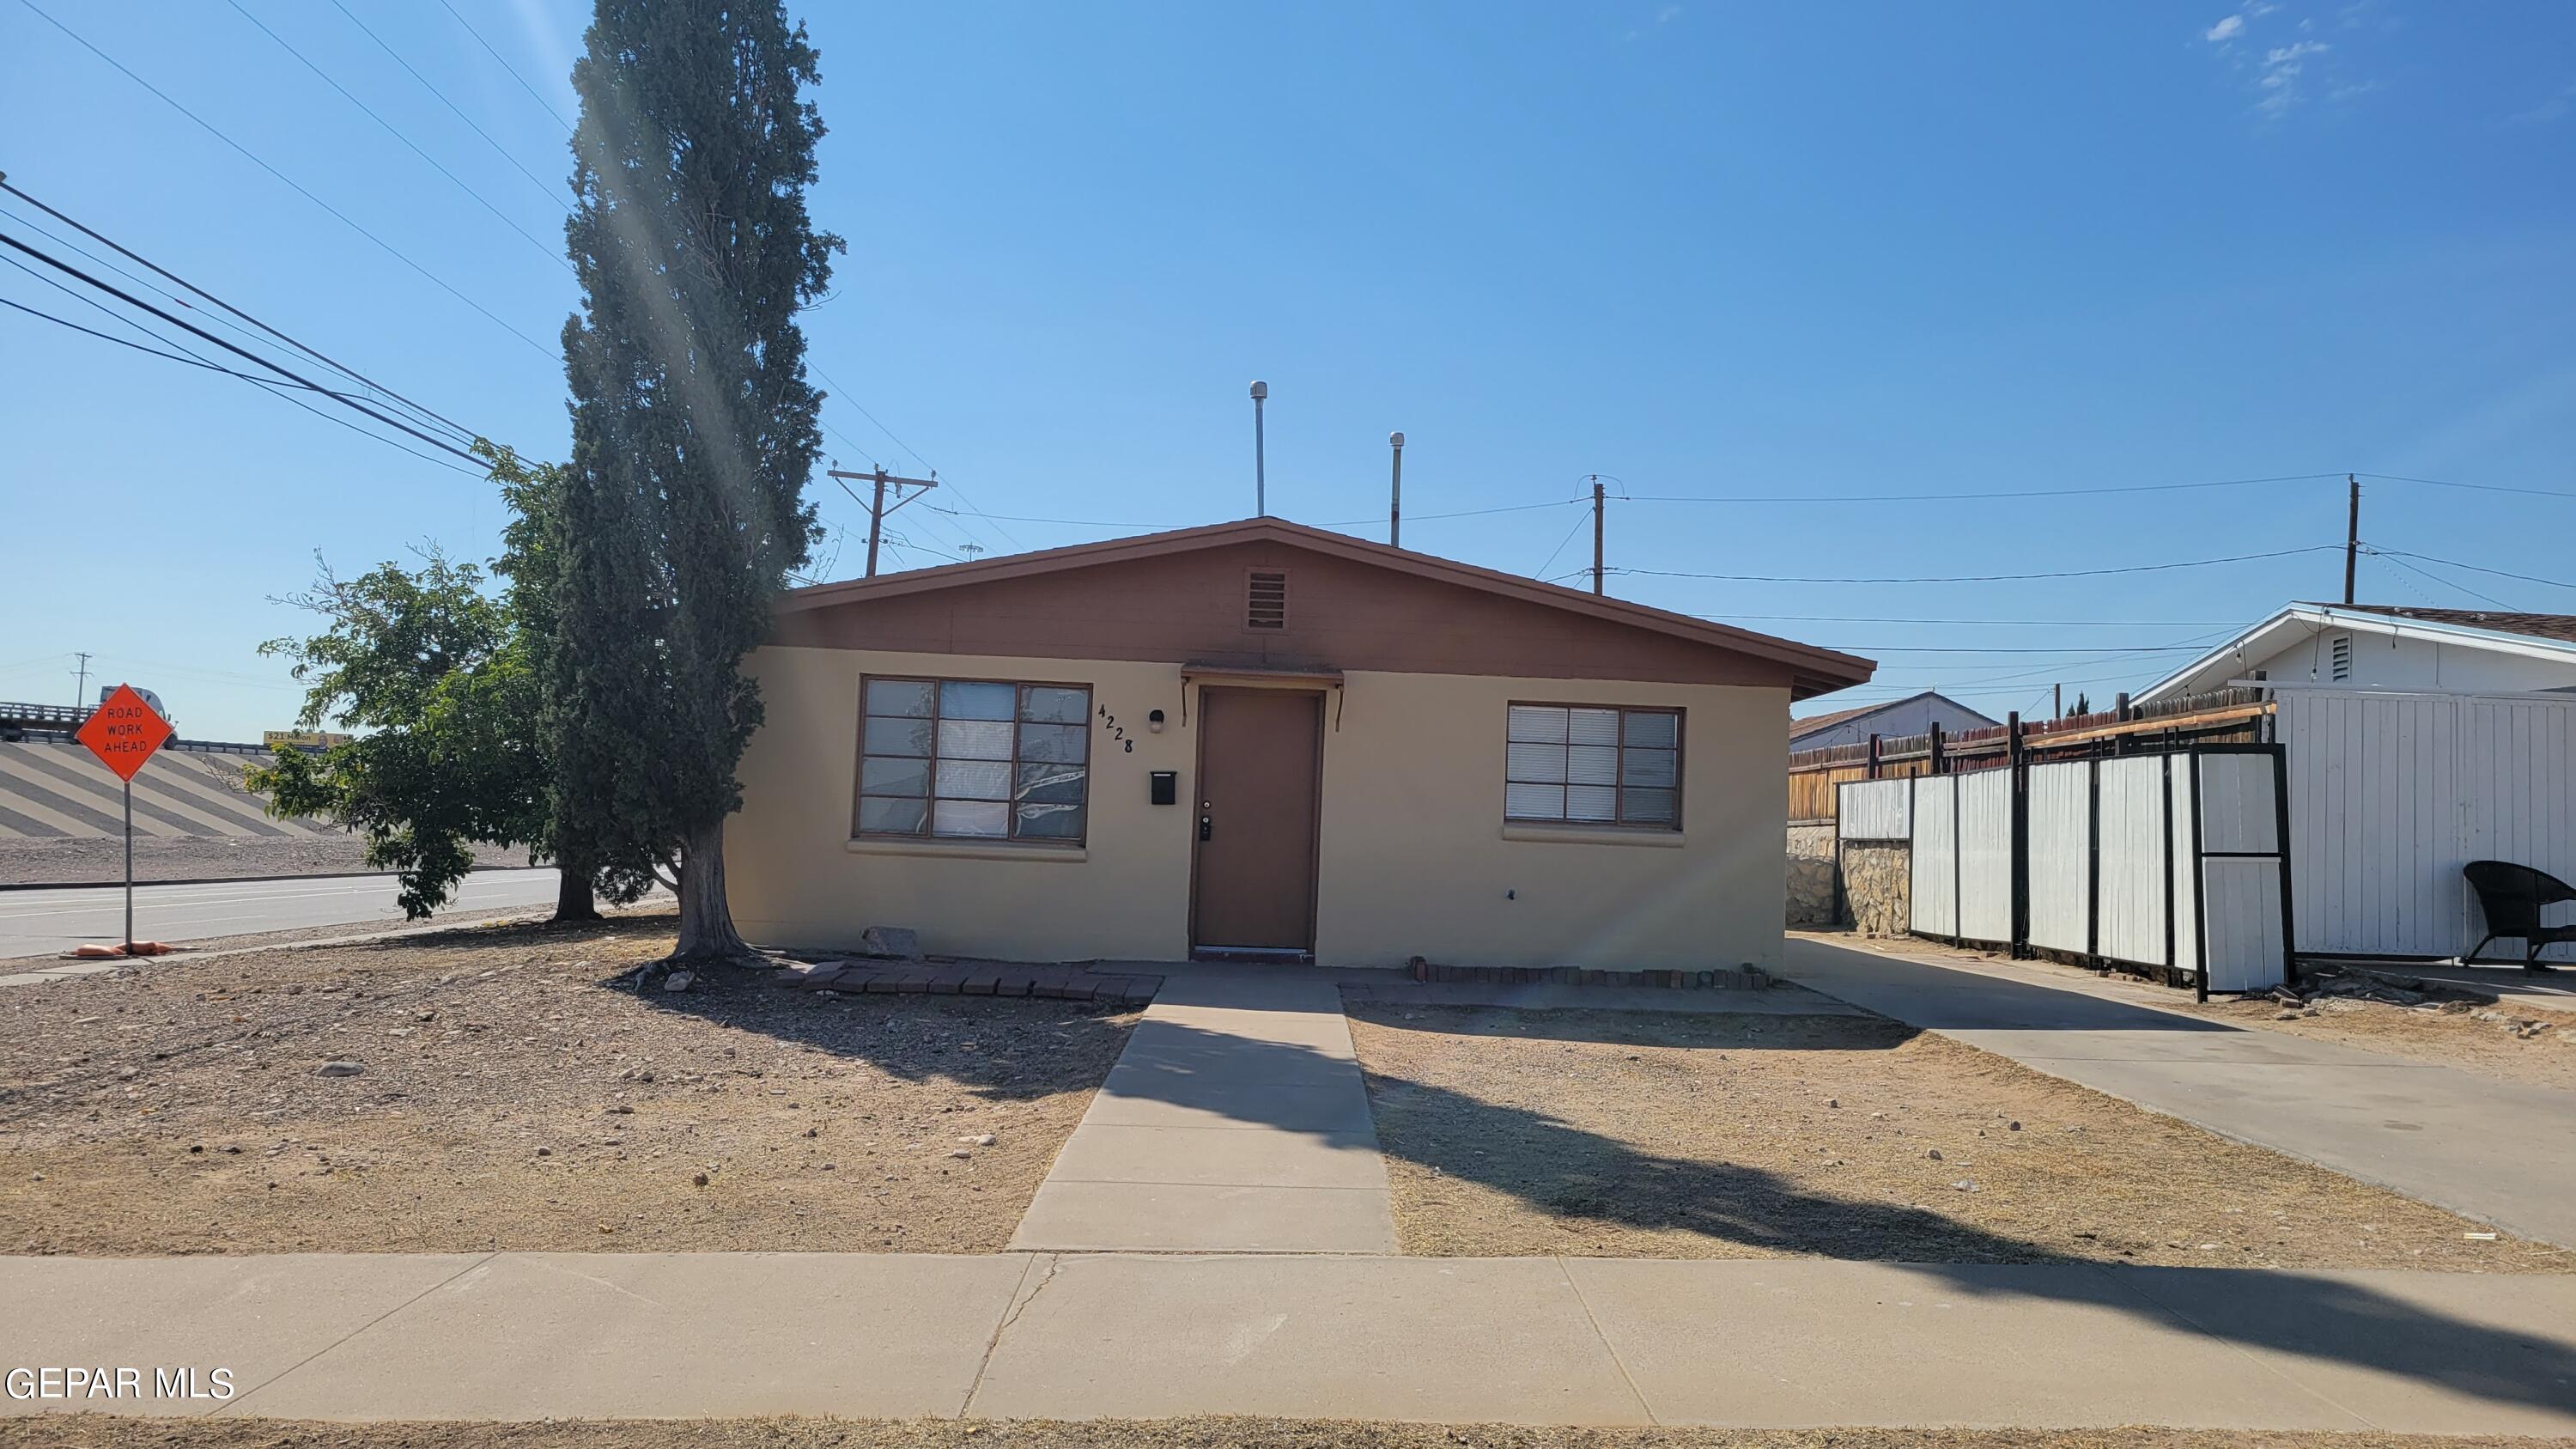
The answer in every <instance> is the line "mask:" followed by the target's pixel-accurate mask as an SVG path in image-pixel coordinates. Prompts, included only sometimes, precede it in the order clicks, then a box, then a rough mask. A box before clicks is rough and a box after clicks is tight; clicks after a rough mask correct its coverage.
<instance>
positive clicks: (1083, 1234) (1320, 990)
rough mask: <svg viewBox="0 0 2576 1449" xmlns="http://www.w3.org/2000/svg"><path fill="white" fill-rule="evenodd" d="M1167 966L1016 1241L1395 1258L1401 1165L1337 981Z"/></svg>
mask: <svg viewBox="0 0 2576 1449" xmlns="http://www.w3.org/2000/svg"><path fill="white" fill-rule="evenodd" d="M1163 970H1164V980H1163V987H1162V990H1161V992H1160V993H1159V994H1157V995H1156V997H1155V999H1154V1004H1153V1006H1152V1007H1151V1008H1149V1009H1148V1010H1147V1011H1146V1013H1145V1017H1144V1020H1142V1021H1140V1022H1138V1023H1137V1024H1136V1030H1135V1032H1134V1034H1133V1035H1131V1036H1130V1037H1129V1038H1128V1039H1127V1050H1126V1051H1125V1052H1124V1053H1122V1054H1121V1055H1120V1056H1119V1058H1118V1063H1117V1065H1116V1066H1114V1067H1112V1068H1111V1069H1110V1072H1109V1076H1108V1078H1107V1080H1105V1081H1103V1082H1102V1083H1101V1085H1100V1091H1099V1093H1098V1095H1096V1096H1094V1097H1093V1098H1092V1101H1091V1110H1090V1111H1089V1112H1087V1113H1085V1114H1083V1118H1082V1122H1081V1125H1079V1126H1077V1127H1076V1128H1075V1129H1074V1131H1073V1136H1072V1137H1071V1138H1070V1139H1068V1140H1067V1141H1066V1142H1065V1145H1064V1150H1063V1151H1062V1152H1061V1153H1059V1154H1058V1155H1057V1157H1056V1162H1055V1168H1054V1170H1053V1171H1051V1172H1049V1173H1048V1174H1047V1176H1046V1181H1045V1182H1043V1183H1041V1184H1040V1185H1039V1187H1038V1191H1037V1197H1036V1198H1035V1200H1034V1201H1032V1202H1031V1203H1030V1204H1029V1211H1028V1215H1027V1216H1026V1217H1025V1218H1023V1219H1022V1220H1021V1222H1020V1227H1019V1231H1018V1233H1017V1234H1015V1235H1014V1236H1013V1237H1012V1239H1011V1246H1012V1247H1013V1248H1015V1249H1031V1250H1064V1251H1082V1252H1098V1251H1117V1250H1135V1251H1144V1252H1219V1253H1392V1252H1394V1251H1395V1217H1394V1213H1393V1211H1392V1209H1391V1208H1390V1206H1389V1200H1388V1196H1387V1182H1386V1161H1385V1159H1384V1158H1382V1157H1380V1156H1379V1155H1378V1145H1377V1124H1376V1122H1375V1120H1374V1119H1373V1118H1372V1117H1371V1116H1370V1114H1369V1104H1368V1092H1367V1089H1366V1088H1365V1087H1364V1086H1363V1085H1362V1083H1361V1080H1360V1068H1359V1060H1358V1058H1357V1056H1356V1055H1355V1054H1354V1053H1353V1052H1352V1050H1351V1031H1350V1024H1349V1023H1348V1022H1347V1021H1346V1020H1344V1019H1343V1016H1342V1000H1341V995H1340V993H1339V991H1338V990H1336V989H1335V986H1334V978H1333V976H1332V975H1331V974H1329V973H1325V972H1317V971H1302V970H1295V969H1276V970H1273V969H1266V968H1261V967H1241V966H1237V967H1224V968H1216V969H1208V970H1199V969H1192V968H1187V967H1167V968H1163Z"/></svg>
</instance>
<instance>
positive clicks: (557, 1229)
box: [0, 916, 1134, 1255]
mask: <svg viewBox="0 0 2576 1449" xmlns="http://www.w3.org/2000/svg"><path fill="white" fill-rule="evenodd" d="M670 944H671V936H670V923H669V919H668V917H667V916H636V917H626V918H623V919H617V920H612V921H609V922H606V923H603V924H601V925H598V926H592V927H578V928H569V929H560V930H559V929H554V928H546V927H531V926H500V927H482V928H465V929H460V930H454V931H444V932H437V933H432V934H427V935H422V936H416V937H412V938H409V939H405V940H401V941H392V942H383V943H377V944H372V945H363V946H339V947H318V948H312V949H307V950H299V951H274V952H266V953H261V954H256V955H243V956H226V957H223V958H220V959H216V960H207V961H189V960H187V959H186V958H184V957H181V958H174V959H170V960H165V961H160V962H155V963H152V964H149V965H145V966H141V967H137V968H134V969H130V970H121V971H117V972H114V973H110V974H104V975H99V976H91V977H82V978H78V979H75V980H71V981H66V982H62V983H59V984H55V985H49V986H45V987H42V988H31V989H22V990H17V991H12V992H9V993H7V994H6V995H5V996H0V1252H28V1253H80V1254H91V1255H119V1254H125V1255H133V1254H162V1253H213V1252H233V1253H278V1252H325V1251H328V1252H454V1251H467V1250H481V1249H494V1248H501V1249H551V1250H557V1251H562V1250H583V1249H596V1250H602V1251H619V1252H635V1251H649V1250H707V1249H739V1250H839V1251H878V1252H886V1251H900V1252H990V1251H995V1250H998V1249H999V1248H1001V1247H1002V1246H1003V1244H1004V1243H1005V1242H1006V1241H1007V1240H1008V1239H1009V1237H1010V1234H1011V1230H1012V1229H1013V1228H1014V1227H1015V1226H1016V1225H1017V1224H1018V1222H1019V1219H1020V1216H1021V1214H1022V1212H1023V1211H1025V1209H1026V1208H1027V1206H1028V1201H1029V1198H1030V1196H1031V1194H1033V1193H1034V1192H1035V1191H1036V1188H1037V1183H1038V1180H1039V1179H1040V1178H1041V1177H1043V1176H1044V1175H1045V1173H1046V1171H1047V1168H1048V1167H1049V1166H1050V1165H1052V1163H1053V1162H1054V1160H1055V1154H1056V1151H1057V1149H1058V1148H1059V1147H1060V1146H1061V1145H1062V1144H1063V1141H1064V1139H1065V1137H1066V1136H1067V1135H1069V1134H1070V1133H1071V1132H1072V1130H1073V1126H1074V1123H1075V1122H1076V1121H1077V1120H1079V1119H1080V1117H1081V1115H1082V1113H1083V1111H1084V1109H1085V1108H1086V1107H1087V1106H1088V1104H1089V1102H1090V1100H1091V1093H1092V1091H1093V1089H1094V1088H1096V1087H1097V1086H1098V1085H1099V1083H1100V1080H1101V1078H1102V1077H1104V1076H1105V1075H1106V1074H1107V1073H1108V1070H1109V1065H1110V1063H1111V1062H1112V1061H1113V1060H1115V1059H1116V1057H1117V1055H1118V1052H1119V1050H1120V1048H1121V1047H1122V1046H1123V1045H1124V1043H1125V1040H1126V1036H1127V1031H1128V1028H1129V1026H1130V1025H1132V1023H1133V1020H1134V1017H1133V1016H1132V1015H1114V1014H1109V1013H1107V1012H1105V1011H1103V1010H1100V1009H1096V1008H1093V1007H1091V1006H1089V1005H1086V1004H1076V1003H1068V1002H1054V1001H1044V1000H1007V999H994V998H972V997H936V998H934V997H920V996H904V997H839V998H833V997H822V996H817V995H813V994H809V993H805V992H791V991H784V990H780V989H778V988H776V987H774V986H771V985H768V984H766V983H765V982H760V981H758V980H756V979H750V978H707V977H702V978H701V979H700V983H699V986H698V988H697V989H695V990H692V991H689V992H685V993H665V992H661V991H658V990H657V991H654V992H652V993H650V994H648V995H638V994H637V993H635V992H634V991H632V990H629V989H626V988H624V987H620V986H616V985H613V984H612V980H613V978H615V977H616V976H618V975H619V974H620V973H622V972H624V971H625V970H626V969H627V968H629V967H631V966H633V965H635V964H637V963H640V962H643V961H647V960H650V959H653V958H655V957H657V956H660V955H662V954H664V953H665V952H667V951H668V950H669V949H670ZM335 1062H345V1063H353V1064H354V1065H355V1071H354V1073H352V1074H348V1075H340V1074H338V1073H339V1072H341V1071H343V1070H345V1069H344V1068H339V1067H333V1066H331V1065H329V1064H331V1063H335Z"/></svg>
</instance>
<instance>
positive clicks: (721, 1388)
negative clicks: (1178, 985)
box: [0, 1253, 2576, 1435]
mask: <svg viewBox="0 0 2576 1449" xmlns="http://www.w3.org/2000/svg"><path fill="white" fill-rule="evenodd" d="M0 1302H5V1303H7V1304H8V1305H9V1312H7V1313H6V1314H0V1362H5V1363H7V1364H9V1365H12V1366H25V1367H30V1368H33V1367H41V1366H65V1365H84V1366H92V1365H109V1366H116V1365H143V1366H147V1367H145V1368H144V1370H143V1386H144V1388H143V1391H142V1392H139V1393H138V1394H137V1395H136V1396H134V1397H121V1398H115V1399H108V1398H81V1399H64V1398H59V1397H57V1398H50V1399H37V1398H25V1399H22V1398H19V1397H17V1396H16V1395H15V1394H14V1393H13V1394H12V1395H10V1396H8V1397H5V1398H0V1413H31V1412H45V1411H49V1410H69V1409H81V1408H88V1409H99V1410H109V1411H117V1412H126V1413H145V1414H164V1415H169V1414H198V1413H223V1414H232V1415H255V1416H268V1417H277V1418H314V1419H339V1420H355V1419H411V1420H424V1419H431V1420H434V1419H478V1420H531V1419H540V1418H549V1417H551V1418H573V1419H579V1418H683V1417H732V1416H746V1415H763V1414H831V1415H846V1416H852V1417H868V1418H892V1417H908V1416H916V1415H940V1416H950V1415H960V1414H963V1415H969V1416H976V1417H990V1418H1027V1417H1048V1418H1105V1417H1120V1418H1124V1417H1138V1418H1150V1417H1164V1416H1174V1415H1183V1414H1264V1415H1289V1416H1300V1417H1304V1416H1313V1417H1321V1418H1349V1419H1407V1420H1425V1421H1437V1422H1455V1423H1469V1422H1483V1421H1509V1422H1517V1423H1527V1424H1642V1423H1664V1424H1715V1425H1732V1426H1749V1427H1817V1426H1830V1425H2016V1426H2029V1427H2087V1426H2106V1425H2117V1424H2139V1423H2146V1424H2169V1425H2174V1426H2177V1427H2190V1428H2215V1429H2311V1428H2314V1429H2347V1430H2369V1429H2378V1430H2385V1431H2408V1432H2429V1433H2453V1434H2468V1433H2489V1434H2532V1435H2569V1434H2576V1278H2570V1277H2561V1276H2539V1275H2532V1276H2506V1275H2481V1274H2442V1273H2276V1272H2260V1271H2246V1270H2228V1269H2197V1268H2110V1267H2091V1266H2081V1265H2055V1264H2052V1265H2010V1266H1989V1267H1923V1266H1907V1265H1896V1264H1883V1263H1849V1262H1833V1261H1826V1260H1819V1259H1807V1258H1801V1259H1759V1260H1737V1261H1717V1262H1655V1261H1637V1260H1610V1259H1557V1258H1384V1257H1352V1256H1339V1255H1336V1256H1292V1255H1268V1256H1262V1255H1229V1256H1222V1257H1189V1256H1174V1255H1146V1256H1137V1255H1125V1254H1108V1255H1096V1256H1068V1257H1055V1256H1052V1255H1043V1254H1040V1255H1027V1254H998V1255H992V1256H983V1257H930V1256H869V1255H859V1254H820V1253H818V1254H762V1253H746V1254H677V1255H663V1254H646V1255H623V1254H606V1253H598V1254H592V1253H502V1254H490V1255H479V1254H469V1255H456V1256H429V1257H412V1256H402V1255H394V1254H381V1255H331V1256H322V1255H315V1256H290V1257H266V1258H230V1257H224V1258H180V1259H73V1258H0ZM156 1367H157V1368H161V1369H178V1368H189V1369H192V1370H194V1371H195V1375H196V1379H197V1382H198V1384H199V1385H200V1386H201V1388H202V1387H203V1386H204V1385H206V1384H207V1383H208V1382H209V1381H210V1379H211V1375H212V1372H213V1370H215V1369H219V1368H220V1369H226V1370H228V1371H229V1374H228V1378H229V1382H230V1384H231V1386H232V1393H231V1395H230V1396H229V1397H228V1398H223V1399H215V1398H212V1397H205V1398H198V1399H194V1400H191V1399H188V1398H186V1397H153V1396H151V1394H150V1392H149V1389H150V1386H151V1379H152V1373H153V1369H154V1368H156ZM53 1382H55V1383H56V1384H59V1383H60V1382H61V1379H60V1376H59V1375H57V1376H56V1377H55V1378H54V1380H53Z"/></svg>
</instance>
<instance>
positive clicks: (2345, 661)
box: [2331, 634, 2352, 680]
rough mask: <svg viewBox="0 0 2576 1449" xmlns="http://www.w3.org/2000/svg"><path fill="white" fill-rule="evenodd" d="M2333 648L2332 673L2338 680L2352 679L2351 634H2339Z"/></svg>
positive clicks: (2335, 637)
mask: <svg viewBox="0 0 2576 1449" xmlns="http://www.w3.org/2000/svg"><path fill="white" fill-rule="evenodd" d="M2332 648H2333V664H2332V668H2331V673H2332V675H2333V677H2334V678H2336V679H2338V680H2342V679H2350V678H2352V636H2351V635H2350V634H2337V635H2336V636H2334V644H2333V646H2332Z"/></svg>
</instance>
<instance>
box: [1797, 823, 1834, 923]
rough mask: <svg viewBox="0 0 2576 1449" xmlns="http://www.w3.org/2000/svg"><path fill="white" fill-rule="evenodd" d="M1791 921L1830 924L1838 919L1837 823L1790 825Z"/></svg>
mask: <svg viewBox="0 0 2576 1449" xmlns="http://www.w3.org/2000/svg"><path fill="white" fill-rule="evenodd" d="M1789 924H1790V925H1792V926H1830V925H1834V924H1836V922H1835V920H1834V824H1833V822H1832V821H1830V820H1829V821H1826V822H1824V823H1823V824H1821V825H1792V826H1790V827H1789Z"/></svg>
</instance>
